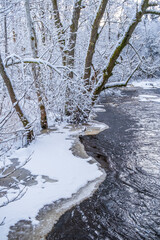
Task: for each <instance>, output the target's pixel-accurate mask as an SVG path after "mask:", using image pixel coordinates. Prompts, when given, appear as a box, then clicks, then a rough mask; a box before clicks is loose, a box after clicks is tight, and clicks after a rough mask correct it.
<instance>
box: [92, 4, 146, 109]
mask: <svg viewBox="0 0 160 240" xmlns="http://www.w3.org/2000/svg"><path fill="white" fill-rule="evenodd" d="M148 3H149V0H143V1H142V4H141V6H140V9H139V10H138V11H137V12H136V14H135V16H134V18H133V19H132V21H131V23H130V25H129V26H128V27H127V29H126V31H125V33H124V34H123V36H122V38H121V39H120V40H119V42H118V44H117V45H116V46H115V48H114V50H113V53H112V54H111V56H110V58H109V61H108V64H107V66H106V67H105V68H104V70H103V79H102V81H101V82H99V83H98V84H97V87H96V88H95V90H94V92H93V97H92V103H93V104H94V102H95V101H96V99H97V97H98V96H99V94H100V93H101V91H102V90H103V88H104V86H105V84H106V83H107V82H108V79H109V78H110V77H111V76H112V71H113V69H114V67H115V64H116V61H117V59H118V57H119V56H120V54H121V52H122V50H123V49H124V47H125V46H126V45H127V44H128V42H129V40H130V38H131V36H132V33H133V32H134V30H135V28H136V27H137V25H138V23H139V22H140V21H141V19H142V17H143V15H144V14H145V12H146V9H147V8H148V6H149V5H148Z"/></svg>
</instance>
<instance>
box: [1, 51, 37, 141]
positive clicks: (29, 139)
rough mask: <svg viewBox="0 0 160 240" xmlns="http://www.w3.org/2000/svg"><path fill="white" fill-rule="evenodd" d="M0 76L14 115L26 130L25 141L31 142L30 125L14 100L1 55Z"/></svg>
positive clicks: (13, 93) (15, 99)
mask: <svg viewBox="0 0 160 240" xmlns="http://www.w3.org/2000/svg"><path fill="white" fill-rule="evenodd" d="M0 75H1V76H2V79H3V81H4V83H5V85H6V87H7V90H8V93H9V96H10V99H11V102H12V104H13V107H14V108H15V110H16V113H17V115H18V117H19V119H20V121H21V123H22V124H23V127H24V128H25V129H26V131H27V141H28V143H29V142H30V141H31V140H32V138H33V136H34V135H33V131H32V130H30V123H29V121H28V119H27V117H26V116H25V115H24V113H23V111H22V109H21V107H20V105H19V102H18V100H17V98H16V95H15V92H14V89H13V87H12V83H11V81H10V78H9V76H8V74H7V72H6V70H5V67H4V64H3V61H2V57H1V54H0Z"/></svg>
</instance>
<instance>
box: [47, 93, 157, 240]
mask: <svg viewBox="0 0 160 240" xmlns="http://www.w3.org/2000/svg"><path fill="white" fill-rule="evenodd" d="M121 93H122V95H120V96H117V95H112V96H106V97H103V99H102V102H103V104H104V107H105V109H106V112H103V113H99V114H98V116H97V120H98V121H101V122H104V123H106V124H107V125H109V129H107V130H105V131H103V132H101V133H99V134H98V135H94V136H82V137H80V139H81V141H82V143H83V144H84V146H85V149H86V151H87V153H88V154H89V155H92V156H93V157H94V158H95V159H96V160H97V161H99V162H100V163H101V164H102V166H103V167H104V169H105V171H106V174H107V176H106V179H105V181H104V182H103V183H102V184H101V185H100V187H99V189H98V190H97V191H96V193H95V194H94V195H93V196H92V197H91V198H89V199H87V200H85V201H84V202H82V203H81V204H80V205H77V206H76V207H74V208H72V209H71V210H69V211H67V212H66V213H65V214H64V215H63V216H62V217H61V218H60V219H59V221H58V222H57V224H56V225H55V226H54V228H53V230H52V232H51V233H50V234H49V235H48V237H47V240H92V239H93V240H114V239H115V240H132V239H133V240H140V239H146V240H151V239H154V240H158V239H160V101H159V98H160V89H148V90H144V89H141V88H130V89H126V90H122V92H121ZM146 95H147V96H146ZM142 99H143V100H144V99H145V101H139V100H142Z"/></svg>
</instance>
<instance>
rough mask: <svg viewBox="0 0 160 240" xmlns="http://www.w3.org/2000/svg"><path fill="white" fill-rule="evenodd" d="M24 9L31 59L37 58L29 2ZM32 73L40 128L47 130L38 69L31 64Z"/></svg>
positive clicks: (36, 42)
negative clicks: (39, 115)
mask: <svg viewBox="0 0 160 240" xmlns="http://www.w3.org/2000/svg"><path fill="white" fill-rule="evenodd" d="M25 7H26V15H27V24H28V30H29V35H30V44H31V50H32V57H33V58H38V46H37V45H38V41H37V36H36V31H35V28H34V26H33V22H32V19H31V14H30V8H29V0H25ZM32 73H33V78H34V83H35V88H36V94H37V98H38V104H39V108H40V114H41V128H42V129H47V128H48V122H47V113H46V108H45V105H44V103H43V99H42V92H41V89H40V81H39V78H40V67H39V66H36V64H32Z"/></svg>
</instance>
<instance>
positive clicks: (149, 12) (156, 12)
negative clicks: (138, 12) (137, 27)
mask: <svg viewBox="0 0 160 240" xmlns="http://www.w3.org/2000/svg"><path fill="white" fill-rule="evenodd" d="M145 14H154V15H158V16H160V12H159V11H155V10H147V11H145Z"/></svg>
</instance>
